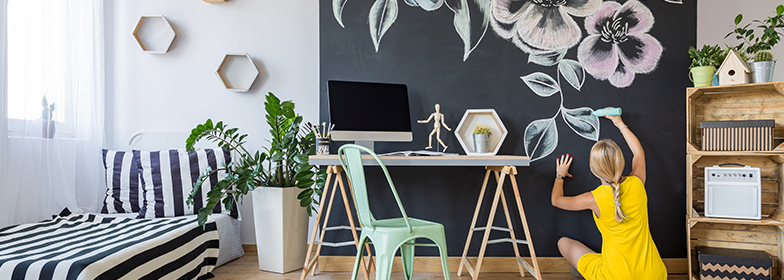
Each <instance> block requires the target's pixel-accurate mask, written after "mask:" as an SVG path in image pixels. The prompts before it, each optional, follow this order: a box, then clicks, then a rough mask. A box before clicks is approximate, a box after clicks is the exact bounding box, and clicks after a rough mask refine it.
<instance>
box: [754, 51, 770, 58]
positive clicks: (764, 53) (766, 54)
mask: <svg viewBox="0 0 784 280" xmlns="http://www.w3.org/2000/svg"><path fill="white" fill-rule="evenodd" d="M754 61H773V53H772V52H771V51H769V50H759V51H757V52H755V53H754Z"/></svg>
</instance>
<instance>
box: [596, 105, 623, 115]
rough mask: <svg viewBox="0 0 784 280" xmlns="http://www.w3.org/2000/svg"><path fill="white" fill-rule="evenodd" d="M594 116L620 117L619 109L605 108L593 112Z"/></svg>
mask: <svg viewBox="0 0 784 280" xmlns="http://www.w3.org/2000/svg"><path fill="white" fill-rule="evenodd" d="M593 115H594V116H600V117H601V116H620V115H621V108H620V107H618V108H605V109H599V110H596V111H593Z"/></svg>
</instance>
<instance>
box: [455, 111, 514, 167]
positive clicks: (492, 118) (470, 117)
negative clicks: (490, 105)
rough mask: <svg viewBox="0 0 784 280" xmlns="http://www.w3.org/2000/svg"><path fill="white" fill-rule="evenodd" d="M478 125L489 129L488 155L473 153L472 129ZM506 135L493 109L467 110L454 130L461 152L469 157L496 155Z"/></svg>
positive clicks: (506, 132)
mask: <svg viewBox="0 0 784 280" xmlns="http://www.w3.org/2000/svg"><path fill="white" fill-rule="evenodd" d="M479 124H484V125H487V126H489V127H490V132H491V134H490V147H489V149H488V150H490V151H492V152H490V153H477V152H475V151H476V149H474V138H473V134H474V127H475V126H476V125H479ZM507 134H509V131H508V130H506V127H505V126H504V123H503V122H501V118H500V117H498V113H496V112H495V109H468V110H466V112H465V114H463V118H462V119H461V120H460V124H458V125H457V128H456V129H455V136H457V141H458V142H460V146H463V150H464V151H465V152H466V155H469V156H494V155H495V154H497V153H498V149H499V148H501V144H503V143H504V139H506V135H507Z"/></svg>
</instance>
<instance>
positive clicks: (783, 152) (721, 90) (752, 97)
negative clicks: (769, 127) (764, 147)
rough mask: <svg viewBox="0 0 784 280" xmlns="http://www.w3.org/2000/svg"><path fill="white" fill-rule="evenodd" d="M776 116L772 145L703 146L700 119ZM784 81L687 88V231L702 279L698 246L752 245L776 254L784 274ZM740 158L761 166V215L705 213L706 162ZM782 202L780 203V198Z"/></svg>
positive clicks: (694, 272)
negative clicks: (714, 215)
mask: <svg viewBox="0 0 784 280" xmlns="http://www.w3.org/2000/svg"><path fill="white" fill-rule="evenodd" d="M758 119H774V120H775V121H776V128H774V147H775V149H774V150H771V151H702V150H701V148H702V133H701V130H700V121H714V120H758ZM783 128H784V82H774V83H760V84H745V85H730V86H715V87H699V88H688V89H687V90H686V151H687V154H686V166H687V168H686V204H687V207H686V209H687V211H688V213H686V233H687V240H688V256H687V257H688V263H689V271H691V276H692V279H695V280H697V279H700V278H699V262H698V258H697V251H696V248H697V247H699V246H708V247H720V248H734V249H751V250H762V251H765V252H767V253H768V254H769V255H770V256H771V257H772V258H773V259H774V275H775V276H774V278H773V279H781V275H784V271H783V270H782V268H784V265H783V264H782V259H783V258H784V246H782V245H784V210H782V209H784V208H783V207H782V204H784V189H783V186H784V143H783V142H784V129H783ZM722 163H738V164H743V165H749V166H752V167H759V168H760V176H761V177H762V178H761V180H762V182H761V183H762V196H761V200H762V205H761V207H762V216H763V218H762V219H760V220H745V219H724V218H710V217H705V216H704V207H705V201H704V195H705V190H704V186H705V183H704V182H705V180H704V175H705V174H704V173H705V167H710V166H714V165H719V164H722ZM780 202H781V203H780Z"/></svg>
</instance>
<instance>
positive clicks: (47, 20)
mask: <svg viewBox="0 0 784 280" xmlns="http://www.w3.org/2000/svg"><path fill="white" fill-rule="evenodd" d="M0 1H8V0H0ZM6 15H7V17H4V18H7V19H8V29H7V30H8V32H7V33H8V40H7V41H8V61H7V66H8V71H7V72H6V73H7V78H8V80H7V81H8V82H7V84H8V90H7V100H8V101H7V102H8V105H7V108H8V112H7V113H5V114H3V115H4V116H7V118H8V122H7V124H8V127H7V129H5V130H4V131H6V133H7V143H6V147H7V156H6V164H7V166H8V168H7V170H8V174H7V175H6V176H7V181H6V183H5V185H4V187H3V189H4V191H3V193H2V196H4V197H5V198H4V199H6V200H8V201H6V202H5V203H9V204H10V205H9V206H7V208H8V212H5V213H3V215H8V217H9V219H10V220H9V221H7V222H6V223H23V222H33V221H38V220H42V219H46V218H50V216H51V215H54V214H57V213H59V212H60V210H62V209H63V208H64V207H68V208H69V209H70V210H71V211H72V212H75V213H80V212H95V211H97V210H98V209H99V205H100V201H101V199H102V198H103V190H104V178H103V173H102V171H103V166H102V161H101V147H102V146H103V141H104V138H103V136H104V109H103V108H104V51H103V49H104V40H103V37H104V30H103V2H102V1H101V0H68V1H62V0H10V2H9V3H8V6H7V14H6Z"/></svg>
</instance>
